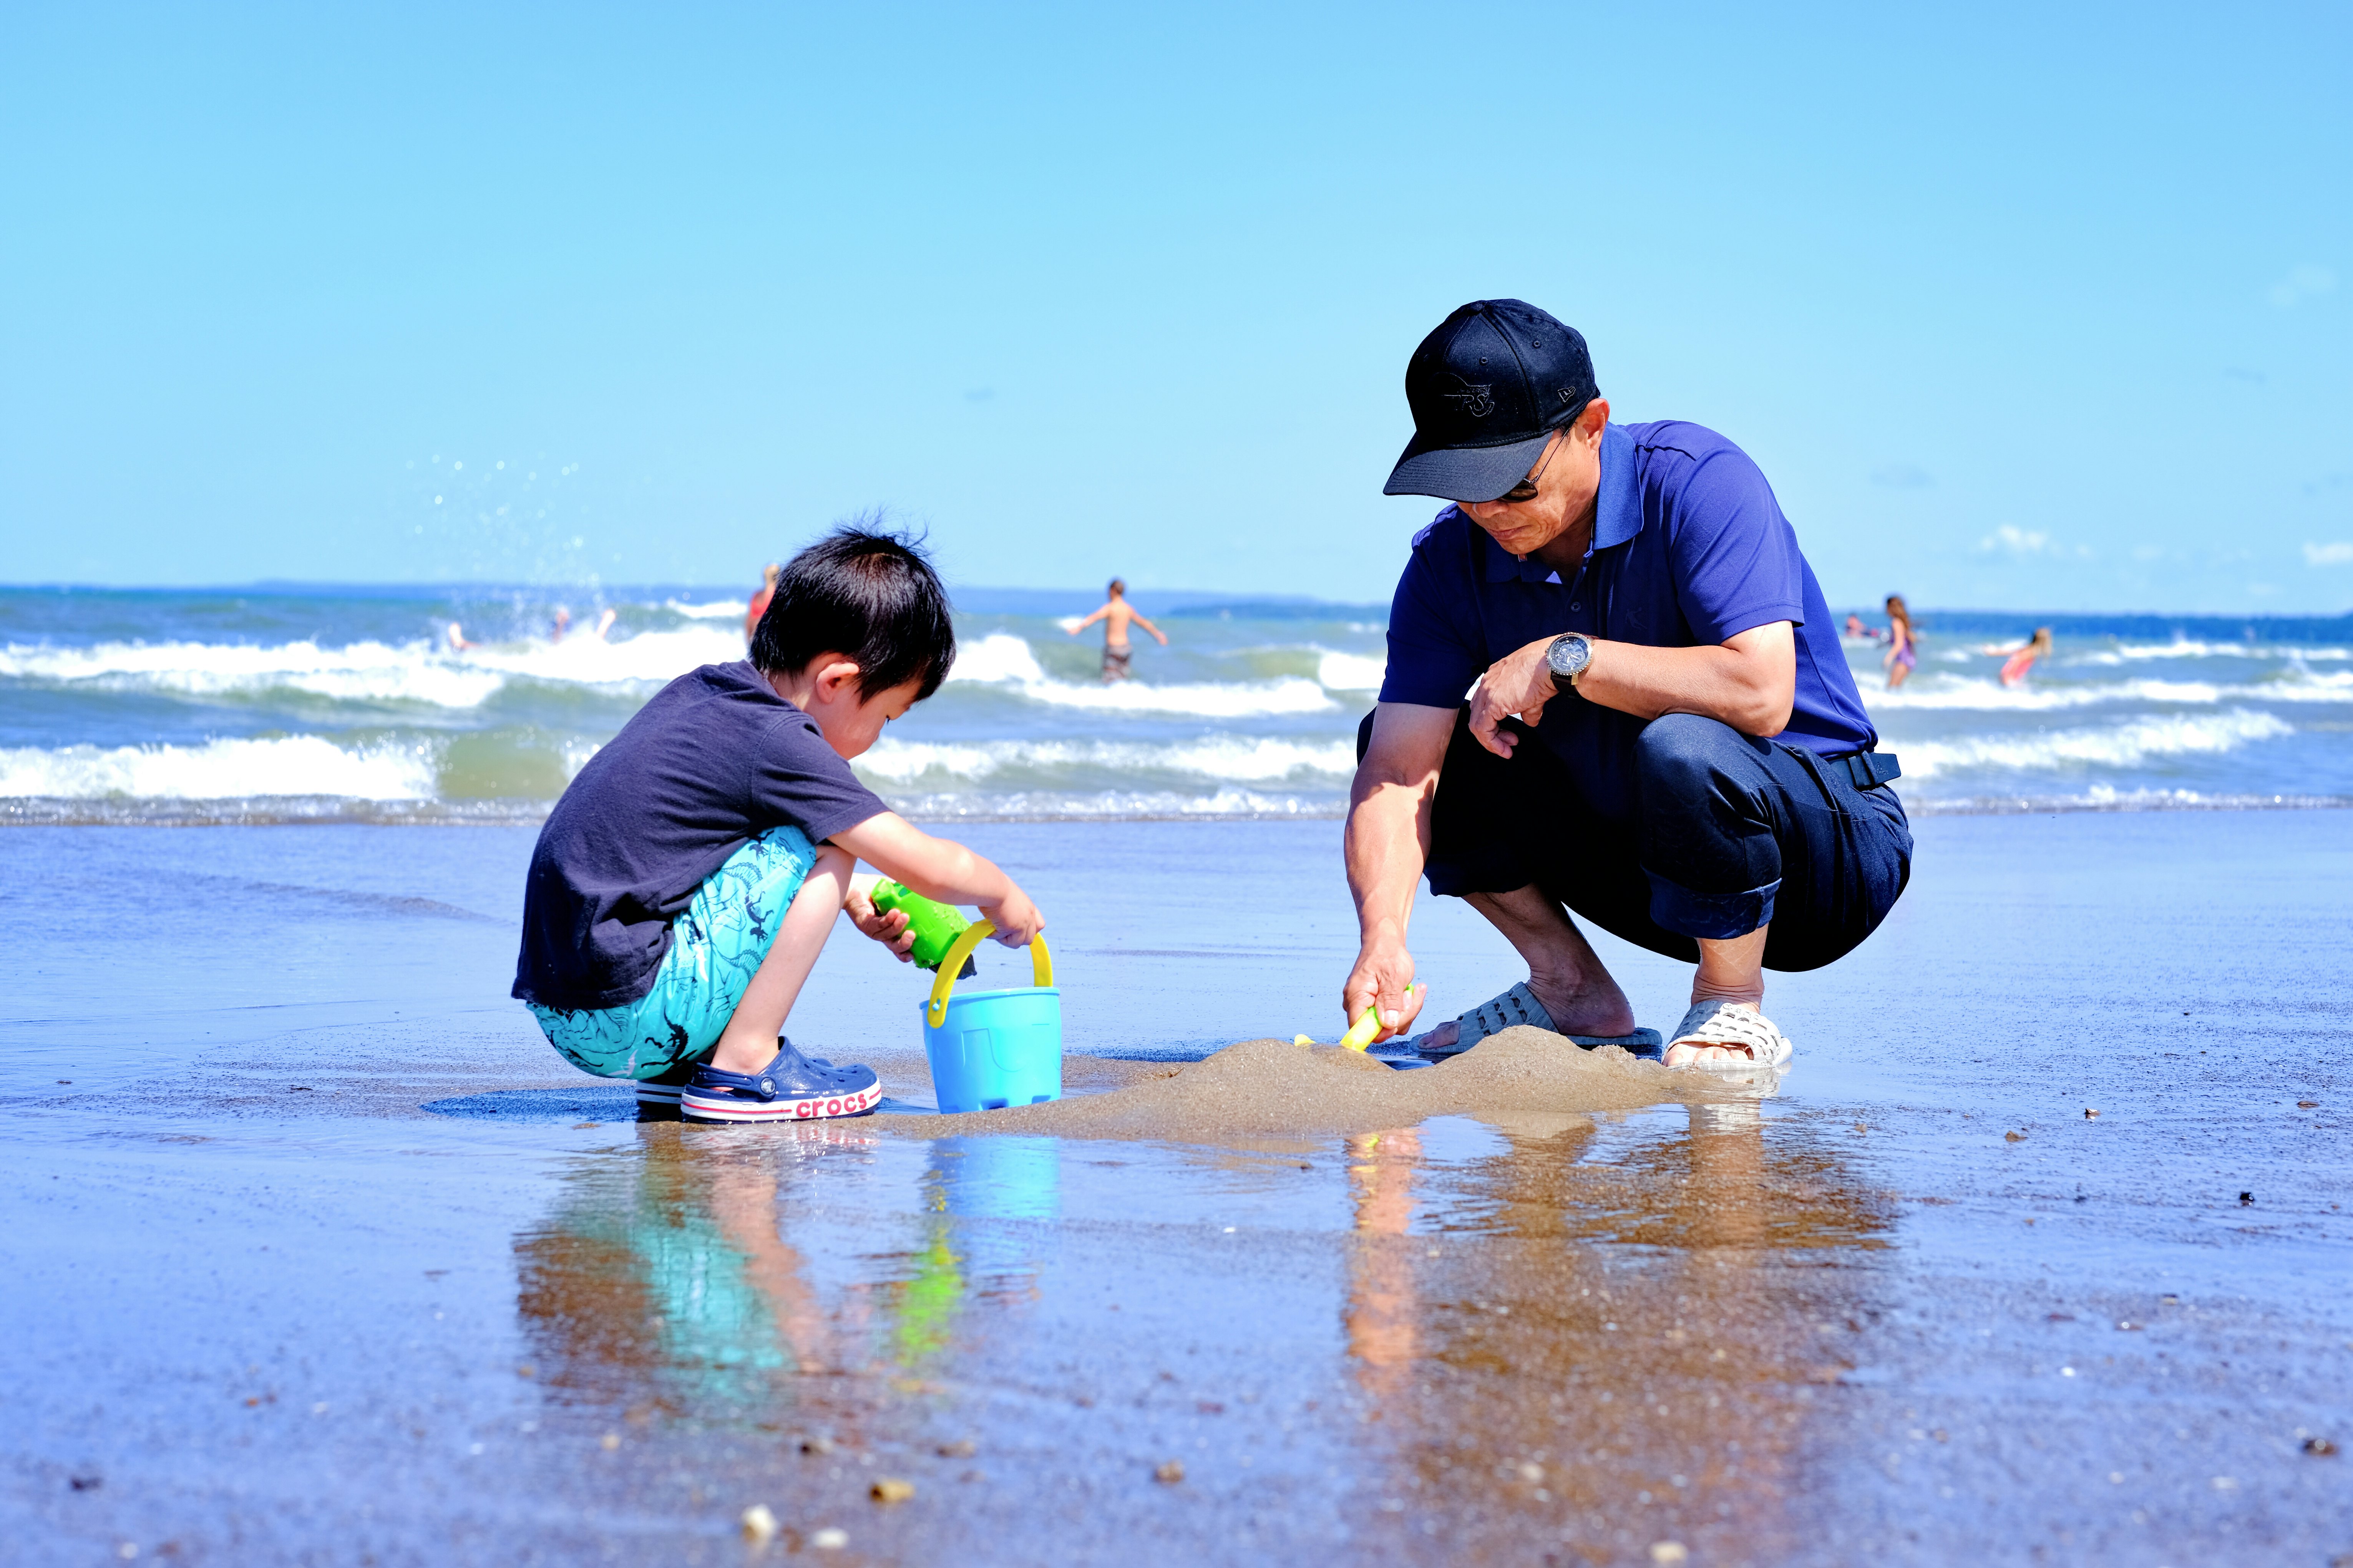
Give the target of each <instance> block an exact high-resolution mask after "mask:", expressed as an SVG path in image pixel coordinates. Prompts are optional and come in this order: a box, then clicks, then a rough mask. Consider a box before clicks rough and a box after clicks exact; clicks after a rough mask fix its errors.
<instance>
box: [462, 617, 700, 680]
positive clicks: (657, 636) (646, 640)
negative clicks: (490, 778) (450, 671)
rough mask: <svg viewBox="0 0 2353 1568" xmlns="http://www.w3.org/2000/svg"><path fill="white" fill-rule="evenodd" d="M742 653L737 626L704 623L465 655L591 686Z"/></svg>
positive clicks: (662, 675) (510, 670) (660, 676)
mask: <svg viewBox="0 0 2353 1568" xmlns="http://www.w3.org/2000/svg"><path fill="white" fill-rule="evenodd" d="M743 657H744V638H743V637H742V636H741V635H740V634H739V633H738V632H736V631H735V630H733V629H732V628H731V629H728V630H720V629H718V628H716V627H712V626H681V627H679V628H678V629H677V630H675V631H667V632H640V633H639V634H638V635H637V636H636V637H624V638H621V639H619V640H617V641H614V642H605V641H601V640H599V639H598V638H596V637H580V636H574V637H566V638H565V639H564V640H563V641H562V642H560V643H546V642H536V641H534V642H523V643H498V644H492V645H490V646H486V647H480V648H476V649H474V650H472V651H471V652H470V653H467V654H465V655H464V656H463V658H464V660H465V662H466V663H468V664H470V665H476V666H480V667H481V668H487V669H495V670H499V671H501V672H502V673H504V674H507V675H514V676H525V677H528V678H530V679H533V680H545V681H554V682H565V681H569V682H576V683H579V684H583V685H589V686H628V685H641V686H659V685H661V684H664V683H666V682H668V681H670V680H672V679H676V678H677V677H679V676H681V675H684V674H685V673H686V672H687V671H688V670H690V669H693V668H697V667H698V666H701V665H705V664H725V663H728V662H729V661H731V660H733V659H739V658H743Z"/></svg>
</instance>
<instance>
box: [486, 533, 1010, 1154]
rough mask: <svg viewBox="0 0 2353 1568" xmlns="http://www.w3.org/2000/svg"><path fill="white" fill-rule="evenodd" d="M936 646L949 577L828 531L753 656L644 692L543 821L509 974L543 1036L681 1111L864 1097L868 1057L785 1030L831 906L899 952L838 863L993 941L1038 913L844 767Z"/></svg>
mask: <svg viewBox="0 0 2353 1568" xmlns="http://www.w3.org/2000/svg"><path fill="white" fill-rule="evenodd" d="M954 660H955V628H954V626H953V625H952V624H951V622H950V620H949V617H948V602H947V595H946V594H945V593H944V591H943V590H942V589H941V587H940V582H939V579H938V578H937V577H936V576H934V574H933V572H932V569H931V566H930V563H927V562H926V561H925V560H924V559H923V556H922V555H921V554H920V553H918V552H917V551H916V550H915V549H914V548H913V546H912V545H911V544H910V543H909V542H906V541H905V540H902V539H900V538H897V537H895V536H892V535H890V534H885V533H881V532H878V531H872V530H869V529H864V528H859V527H845V528H840V529H837V530H835V531H833V532H832V533H831V534H829V535H828V536H827V537H826V538H825V539H823V540H821V541H819V542H818V543H816V544H814V545H812V546H810V547H809V548H808V549H807V550H804V551H803V552H800V553H799V554H798V555H797V556H795V557H793V559H792V561H791V562H790V563H787V564H786V567H785V569H784V571H783V572H782V573H781V574H779V576H778V578H777V582H776V595H775V598H774V599H773V601H772V602H771V603H770V604H769V605H768V610H767V613H766V615H765V616H762V618H761V621H760V625H759V627H758V630H757V631H756V633H755V634H754V637H753V640H752V656H751V658H750V659H749V660H748V661H745V662H738V663H734V664H707V665H704V666H703V667H702V668H700V669H697V670H694V671H693V672H691V673H690V674H687V675H682V676H681V677H679V678H678V679H676V680H673V681H671V682H670V685H668V686H667V687H665V688H663V689H662V690H661V691H660V693H659V695H657V696H656V697H655V698H654V700H652V701H650V702H649V703H647V704H646V705H645V707H643V708H642V709H640V710H638V713H637V715H636V717H634V718H632V719H631V720H630V721H628V723H627V724H626V725H624V726H622V729H621V732H620V733H619V734H617V735H616V736H614V737H613V739H612V741H611V742H609V743H608V744H607V745H606V746H605V748H604V749H603V750H602V751H600V752H597V753H596V755H595V756H594V757H592V758H590V759H589V761H588V764H587V766H586V767H584V768H582V769H581V770H580V775H579V776H578V777H577V778H575V779H574V780H573V781H572V785H571V787H570V788H569V789H567V790H565V792H564V797H563V798H562V799H561V800H559V801H557V802H556V803H555V810H554V812H553V813H551V814H550V815H549V816H548V819H547V826H545V827H543V828H542V829H541V830H540V835H539V847H537V848H536V849H535V850H533V853H532V858H531V879H530V881H529V883H528V884H527V885H526V887H525V889H524V892H523V921H522V955H521V957H520V958H519V959H518V961H517V963H516V965H515V983H514V994H515V995H516V996H517V997H519V998H520V999H521V1000H522V1001H523V1002H525V1003H527V1004H529V1005H530V1007H531V1010H532V1013H533V1016H536V1017H537V1018H538V1020H539V1026H540V1028H541V1029H542V1030H543V1032H544V1033H545V1034H546V1036H547V1038H548V1041H549V1043H551V1044H552V1045H554V1047H555V1048H556V1049H557V1050H559V1051H561V1052H562V1053H563V1054H564V1055H565V1057H566V1058H570V1059H571V1061H572V1062H573V1063H574V1064H575V1066H578V1067H581V1068H586V1070H588V1071H589V1072H592V1073H596V1074H598V1075H600V1076H602V1077H606V1078H629V1079H636V1080H637V1083H638V1103H639V1105H640V1106H641V1107H643V1106H649V1105H650V1106H656V1107H659V1106H661V1105H663V1104H664V1103H666V1102H667V1103H675V1104H677V1105H678V1107H679V1109H680V1110H681V1113H682V1114H683V1115H684V1117H685V1119H686V1120H687V1121H807V1120H809V1119H811V1118H816V1117H829V1116H858V1115H862V1114H864V1113H865V1112H867V1111H869V1110H872V1109H873V1108H874V1106H875V1105H876V1103H877V1102H879V1101H880V1100H881V1098H882V1091H881V1087H880V1085H879V1084H878V1082H877V1081H876V1079H875V1075H874V1073H873V1070H872V1069H871V1068H863V1067H839V1068H838V1067H835V1066H834V1065H833V1064H832V1063H831V1062H830V1061H828V1060H826V1059H825V1058H810V1057H805V1056H803V1055H802V1054H801V1053H800V1052H799V1051H797V1050H796V1049H795V1048H794V1047H793V1044H792V1042H791V1041H790V1040H788V1039H786V1038H785V1037H784V1035H783V1029H784V1024H785V1018H786V1015H787V1014H789V1013H790V1012H791V1011H792V1006H793V1002H794V999H795V998H796V997H797V996H798V995H799V994H800V988H801V984H802V983H803V982H804V981H806V980H807V978H808V973H809V970H810V968H811V967H812V966H813V965H814V964H815V963H817V955H818V951H819V950H820V949H821V948H823V947H824V946H825V939H826V937H827V935H828V933H829V932H830V931H832V929H833V921H834V916H835V915H836V914H837V913H839V911H840V910H843V909H845V908H848V909H849V911H850V918H851V919H852V921H855V922H856V924H857V925H858V927H859V929H860V931H864V932H865V933H866V934H867V935H868V936H871V937H872V938H874V939H875V940H876V941H878V942H883V943H885V944H887V945H889V946H890V947H892V949H893V950H894V951H896V952H898V954H899V956H900V958H901V959H902V960H904V959H905V958H906V957H907V950H908V948H909V947H911V946H912V945H913V938H911V937H910V936H909V935H908V934H907V921H906V917H905V915H904V914H903V913H896V914H892V915H889V916H881V915H878V914H877V913H876V911H875V910H874V907H873V905H872V904H871V903H870V902H868V901H867V900H865V899H863V898H852V897H851V895H850V892H849V876H850V872H851V871H852V870H853V869H854V868H855V867H856V865H857V863H858V862H859V861H860V860H864V861H865V862H866V863H867V864H869V865H871V866H872V867H873V868H875V869H877V870H879V871H881V872H882V873H884V874H885V875H887V876H891V877H894V878H896V879H898V880H900V881H902V882H904V883H905V884H906V885H907V886H908V887H910V888H913V889H915V890H916V891H917V892H919V893H922V894H923V895H925V896H926V897H928V898H934V899H937V900H941V901H942V902H943V903H950V904H977V905H979V906H980V910H981V912H982V913H983V914H985V915H986V916H987V918H988V919H989V920H991V921H995V922H996V924H997V941H999V942H1003V943H1005V944H1006V945H1007V946H1008V947H1026V946H1028V945H1029V940H1030V938H1032V937H1034V936H1036V935H1037V934H1038V932H1039V931H1040V930H1042V929H1043V928H1044V926H1045V921H1044V920H1043V919H1042V918H1041V917H1040V916H1039V913H1038V910H1037V907H1036V906H1035V905H1033V904H1032V903H1030V901H1029V897H1028V896H1027V895H1026V894H1024V893H1023V892H1022V891H1021V889H1019V888H1018V887H1016V886H1015V885H1014V882H1013V879H1011V878H1009V877H1008V876H1007V875H1006V874H1005V873H1004V872H1003V871H1000V870H998V869H997V868H996V867H995V866H993V865H991V864H990V863H989V862H988V861H987V860H985V859H983V858H980V857H979V856H977V855H976V854H974V853H973V852H972V851H971V850H969V849H966V848H965V847H963V846H961V845H958V844H952V843H950V842H948V841H947V840H945V839H941V838H934V837H931V836H930V835H928V834H925V833H923V832H921V831H919V830H918V829H916V828H915V827H914V826H912V825H910V824H909V823H908V822H906V821H905V820H904V819H903V818H902V817H901V816H898V815H897V814H896V813H894V812H892V811H891V810H889V809H888V808H887V807H885V806H884V805H883V804H882V802H881V800H879V799H877V798H876V797H875V795H873V794H872V793H871V791H869V790H868V789H867V788H866V786H865V785H864V784H860V783H859V782H858V779H857V777H856V775H855V774H853V773H851V772H850V771H849V759H850V758H852V757H855V756H858V755H860V753H862V752H865V751H866V749H867V748H868V747H870V746H871V745H873V744H874V742H875V741H876V739H877V738H879V737H880V736H881V732H882V726H883V725H884V724H886V723H888V722H890V721H892V720H893V719H896V718H898V717H899V716H900V715H901V714H903V713H904V712H906V711H907V710H908V709H910V708H912V707H913V706H914V705H915V704H916V703H917V702H919V701H921V700H923V699H924V698H926V697H929V696H930V695H931V694H932V693H933V692H934V691H936V690H937V689H939V685H940V682H941V681H942V680H943V679H945V678H946V675H947V671H948V666H949V665H950V664H951V663H952V662H953V661H954Z"/></svg>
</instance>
